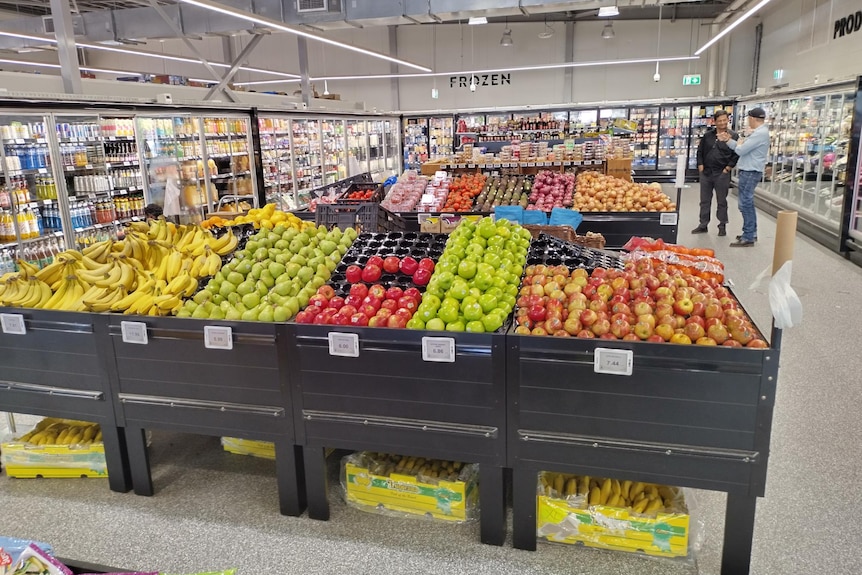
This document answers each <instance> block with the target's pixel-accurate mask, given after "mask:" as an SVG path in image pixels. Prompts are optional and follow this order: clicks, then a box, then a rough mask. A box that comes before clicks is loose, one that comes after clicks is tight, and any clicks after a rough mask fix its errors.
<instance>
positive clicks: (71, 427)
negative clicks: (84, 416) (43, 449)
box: [17, 417, 102, 445]
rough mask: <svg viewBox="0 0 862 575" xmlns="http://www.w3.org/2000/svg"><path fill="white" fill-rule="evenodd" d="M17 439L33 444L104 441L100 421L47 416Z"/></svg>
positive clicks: (80, 443) (86, 443)
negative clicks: (89, 421) (90, 421)
mask: <svg viewBox="0 0 862 575" xmlns="http://www.w3.org/2000/svg"><path fill="white" fill-rule="evenodd" d="M17 441H22V442H26V443H31V444H33V445H90V444H92V443H98V442H100V441H102V430H101V428H100V427H99V424H98V423H88V422H86V421H74V420H71V419H55V418H52V417H46V418H45V419H43V420H42V421H40V422H39V423H38V424H37V425H36V427H35V428H34V429H33V431H31V432H29V433H27V434H26V435H23V436H21V437H20V438H19V439H18V440H17Z"/></svg>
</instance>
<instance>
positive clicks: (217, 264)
mask: <svg viewBox="0 0 862 575" xmlns="http://www.w3.org/2000/svg"><path fill="white" fill-rule="evenodd" d="M205 253H206V255H207V256H206V257H207V259H206V264H205V265H204V267H203V269H201V274H202V275H201V277H210V276H214V275H216V274H217V273H218V272H219V270H220V269H221V258H220V257H219V255H218V254H217V253H215V252H214V251H212V250H209V248H207V250H206V252H205Z"/></svg>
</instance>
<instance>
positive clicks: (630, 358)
mask: <svg viewBox="0 0 862 575" xmlns="http://www.w3.org/2000/svg"><path fill="white" fill-rule="evenodd" d="M633 365H634V353H632V351H631V350H630V349H611V348H607V347H597V348H596V352H595V355H594V356H593V367H594V370H595V372H596V373H609V374H611V375H631V374H632V367H633Z"/></svg>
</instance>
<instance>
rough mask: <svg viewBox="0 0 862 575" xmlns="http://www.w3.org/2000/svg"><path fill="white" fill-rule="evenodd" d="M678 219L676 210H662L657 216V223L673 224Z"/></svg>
mask: <svg viewBox="0 0 862 575" xmlns="http://www.w3.org/2000/svg"><path fill="white" fill-rule="evenodd" d="M678 219H679V214H677V213H676V212H662V213H661V215H660V216H659V223H660V224H661V225H663V226H675V225H676V224H677V221H678Z"/></svg>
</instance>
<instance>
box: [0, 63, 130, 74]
mask: <svg viewBox="0 0 862 575" xmlns="http://www.w3.org/2000/svg"><path fill="white" fill-rule="evenodd" d="M0 64H14V65H16V66H25V67H30V66H34V67H36V68H51V69H54V70H59V69H60V67H61V66H60V64H50V63H48V62H28V61H26V60H6V59H0ZM80 69H81V70H83V71H84V72H92V73H94V74H120V75H125V76H143V74H141V73H140V72H128V71H125V70H107V69H105V68H92V67H90V66H81V67H80Z"/></svg>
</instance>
